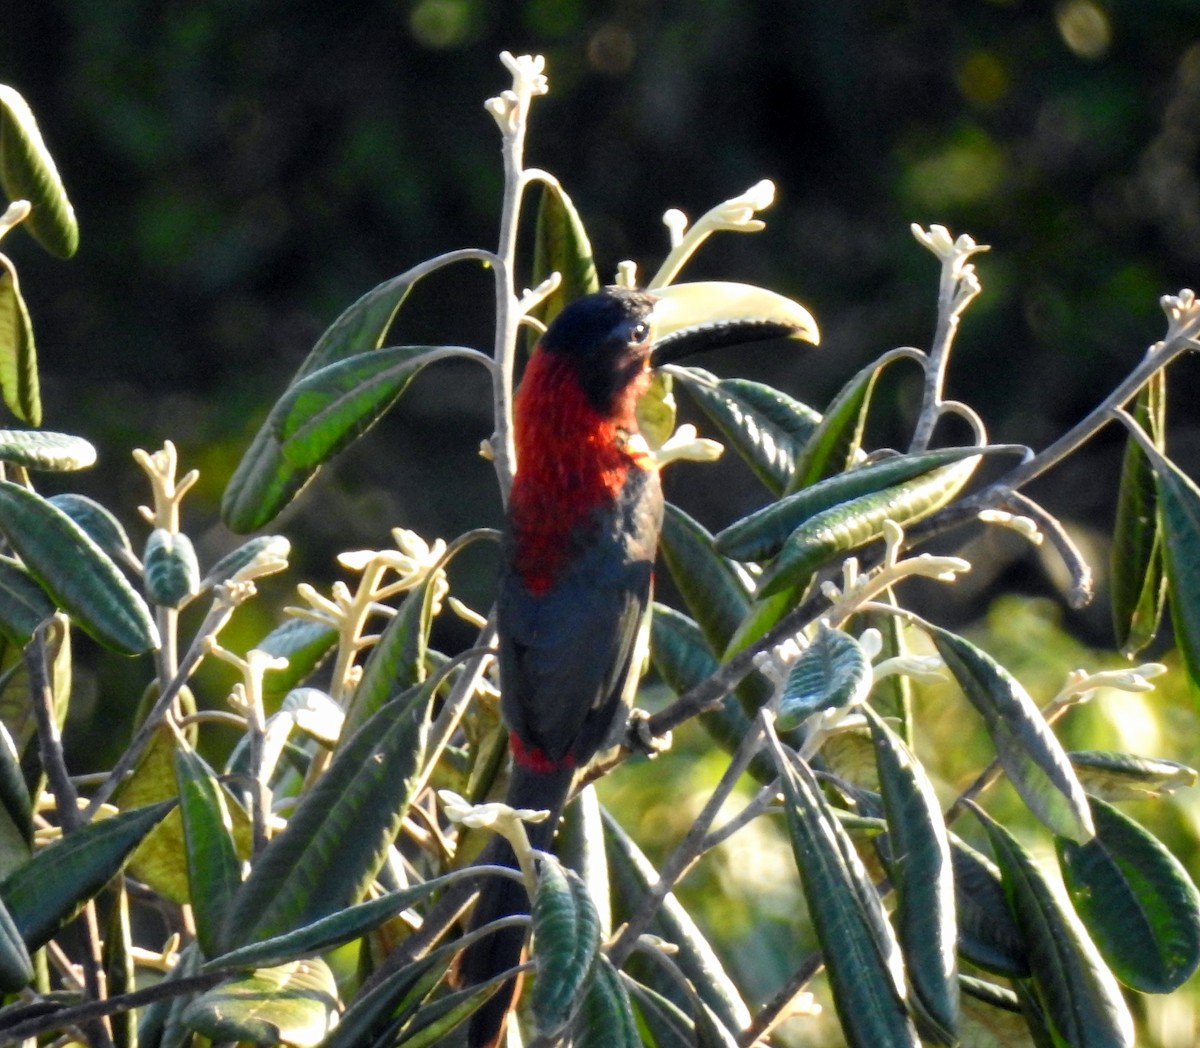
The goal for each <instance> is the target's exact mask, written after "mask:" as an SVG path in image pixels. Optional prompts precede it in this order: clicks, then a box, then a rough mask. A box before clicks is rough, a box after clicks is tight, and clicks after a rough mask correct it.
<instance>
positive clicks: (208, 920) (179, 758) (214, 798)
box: [175, 745, 242, 957]
mask: <svg viewBox="0 0 1200 1048" xmlns="http://www.w3.org/2000/svg"><path fill="white" fill-rule="evenodd" d="M175 779H176V782H177V785H178V789H179V813H180V816H181V817H182V819H183V843H184V850H185V853H186V856H187V873H188V896H189V899H190V901H191V904H192V910H193V912H194V913H195V917H196V937H197V939H199V941H200V948H201V949H202V950H203V951H204V953H205V955H206V956H209V957H211V956H213V954H215V953H216V952H217V951H218V950H219V949H220V935H221V932H222V929H223V926H224V922H225V913H226V910H227V909H228V907H229V904H230V902H231V901H232V899H233V897H234V895H235V894H236V892H237V889H238V886H239V885H240V884H241V883H242V861H241V859H240V858H239V856H238V850H237V845H236V844H235V843H234V839H233V821H232V819H231V818H230V816H229V807H228V805H227V803H226V800H225V791H224V789H223V787H222V786H221V784H220V783H219V782H217V778H216V776H215V775H214V774H213V772H212V769H210V768H209V767H208V765H207V764H205V763H204V761H203V759H202V758H201V757H200V755H199V754H197V753H196V752H195V751H194V750H192V749H190V748H189V747H187V746H184V745H180V746H179V747H178V748H177V749H176V750H175Z"/></svg>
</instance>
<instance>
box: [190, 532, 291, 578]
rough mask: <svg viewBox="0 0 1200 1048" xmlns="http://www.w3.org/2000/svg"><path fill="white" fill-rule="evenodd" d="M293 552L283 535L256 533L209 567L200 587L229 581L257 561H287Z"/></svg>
mask: <svg viewBox="0 0 1200 1048" xmlns="http://www.w3.org/2000/svg"><path fill="white" fill-rule="evenodd" d="M291 552H292V544H291V543H290V542H289V541H288V540H287V539H286V538H285V537H284V536H283V535H256V536H255V537H254V538H252V539H247V540H246V541H245V542H243V543H242V544H241V545H240V546H238V547H237V549H234V550H230V552H228V553H226V554H225V556H223V557H222V558H221V559H220V560H218V561H217V562H216V564H214V565H213V566H212V567H211V568H209V569H208V571H207V572H206V573H205V575H204V578H203V579H201V580H200V588H201V589H209V588H211V587H213V586H219V585H220V584H221V583H222V582H228V581H229V580H230V579H231V578H233V577H234V576H235V575H237V574H238V573H239V572H241V571H244V570H245V569H247V568H249V567H250V565H252V564H254V563H255V562H256V561H258V562H260V563H261V562H266V561H271V562H275V563H279V562H281V561H282V562H284V563H286V562H287V559H288V557H289V556H290V555H291ZM278 570H282V568H279V569H278Z"/></svg>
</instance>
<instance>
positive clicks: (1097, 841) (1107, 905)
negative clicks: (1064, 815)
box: [1057, 797, 1200, 993]
mask: <svg viewBox="0 0 1200 1048" xmlns="http://www.w3.org/2000/svg"><path fill="white" fill-rule="evenodd" d="M1091 805H1092V817H1093V818H1094V819H1095V822H1096V836H1095V837H1094V838H1092V840H1090V841H1088V842H1087V843H1086V844H1075V843H1074V842H1072V841H1064V840H1061V839H1060V840H1059V841H1058V842H1057V847H1058V859H1059V864H1060V866H1061V867H1062V872H1063V880H1064V882H1065V883H1066V886H1067V893H1068V894H1069V895H1070V897H1071V902H1072V903H1073V904H1074V905H1075V910H1076V912H1077V913H1078V914H1079V916H1080V917H1081V918H1082V920H1083V923H1084V924H1085V925H1086V926H1087V929H1088V931H1089V932H1091V935H1092V938H1093V939H1094V940H1095V943H1096V946H1097V947H1098V948H1099V950H1100V953H1101V955H1102V956H1103V957H1104V959H1105V960H1106V961H1107V962H1108V964H1109V966H1110V967H1111V968H1112V970H1113V973H1114V974H1115V975H1116V976H1117V978H1118V979H1120V980H1121V982H1123V983H1125V985H1126V986H1131V987H1133V989H1135V990H1141V991H1142V992H1143V993H1170V992H1171V991H1172V990H1176V989H1178V988H1179V987H1180V986H1182V985H1183V983H1184V982H1185V981H1186V980H1187V979H1189V978H1190V977H1191V975H1192V973H1193V972H1195V970H1196V968H1197V966H1200V892H1197V891H1196V886H1195V885H1194V884H1193V883H1192V879H1191V878H1190V877H1189V876H1188V872H1187V870H1186V869H1184V867H1183V865H1182V864H1181V863H1180V861H1179V860H1178V859H1177V858H1175V856H1174V855H1172V854H1171V853H1170V852H1169V851H1168V850H1167V849H1166V848H1165V847H1164V846H1163V845H1162V844H1161V843H1160V842H1159V841H1158V839H1157V838H1155V837H1154V836H1153V835H1152V834H1150V833H1148V832H1147V831H1146V830H1144V829H1143V828H1142V827H1141V826H1139V825H1138V824H1137V823H1136V822H1134V821H1133V820H1132V819H1130V818H1128V817H1127V816H1125V815H1122V814H1121V812H1119V811H1117V809H1116V808H1113V807H1111V806H1110V805H1107V804H1105V803H1104V802H1103V801H1100V800H1097V799H1096V798H1094V797H1093V798H1092V799H1091Z"/></svg>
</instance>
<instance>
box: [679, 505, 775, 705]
mask: <svg viewBox="0 0 1200 1048" xmlns="http://www.w3.org/2000/svg"><path fill="white" fill-rule="evenodd" d="M659 552H660V553H661V554H662V559H663V563H664V564H666V566H667V570H668V571H670V573H671V578H672V579H673V580H674V582H675V584H676V586H677V587H678V588H679V592H680V595H681V596H682V597H683V602H684V604H686V605H687V609H688V611H689V612H690V613H691V614H692V616H693V617H694V618H695V620H696V622H697V624H698V625H699V626H700V630H701V632H702V633H703V634H704V639H705V641H706V642H707V643H708V646H709V650H710V651H712V652H713V653H714V654H718V653H721V652H724V651H725V650H726V647H727V645H728V644H729V642H730V640H731V639H732V638H733V635H734V633H735V631H736V630H737V628H738V625H739V623H740V622H741V621H742V620H743V619H744V618H745V616H746V614H747V612H748V611H749V609H750V593H749V586H750V584H749V582H748V580H747V579H746V577H745V576H744V575H743V574H742V569H741V568H740V567H739V566H738V565H736V564H734V563H733V562H732V561H730V560H728V559H727V558H725V557H722V556H721V555H720V554H719V553H717V552H716V551H715V550H714V549H713V540H712V535H710V534H709V533H708V531H707V529H706V528H705V527H704V526H703V525H702V524H700V523H698V522H697V521H695V520H693V519H692V518H691V517H689V516H688V515H687V514H686V513H684V511H683V510H681V509H679V508H678V507H677V506H673V505H671V504H670V503H668V504H667V505H666V507H665V513H664V516H663V529H662V535H661V537H660V539H659ZM768 693H769V688H768V686H767V683H766V681H765V680H764V679H763V678H762V676H761V675H759V674H758V673H752V674H750V675H749V676H747V677H745V678H743V680H742V682H741V683H740V684H739V685H738V687H737V689H736V694H737V696H738V698H739V700H740V701H741V703H742V706H743V708H745V709H746V711H747V712H748V713H753V712H754V711H755V710H757V709H758V707H759V706H761V705H762V703H763V702H765V701H766V699H767V695H768Z"/></svg>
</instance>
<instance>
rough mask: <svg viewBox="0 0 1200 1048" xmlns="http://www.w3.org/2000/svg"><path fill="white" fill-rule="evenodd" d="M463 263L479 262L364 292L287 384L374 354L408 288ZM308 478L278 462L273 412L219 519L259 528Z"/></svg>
mask: <svg viewBox="0 0 1200 1048" xmlns="http://www.w3.org/2000/svg"><path fill="white" fill-rule="evenodd" d="M468 258H470V259H471V260H472V261H476V262H477V261H479V259H478V258H477V257H475V253H474V252H468V253H460V252H456V253H454V254H451V255H447V256H442V257H441V258H438V259H434V260H432V261H431V262H426V263H422V264H421V265H419V266H416V267H414V268H413V269H410V270H408V271H406V272H404V273H401V274H400V276H398V277H393V278H392V279H391V280H387V281H385V282H384V283H382V284H380V285H379V286H378V287H376V288H374V289H373V290H371V291H368V292H367V293H366V294H365V295H363V297H362V298H360V299H359V300H358V301H357V302H355V303H354V304H353V305H352V306H350V307H349V308H348V309H347V310H345V312H343V313H342V315H341V316H339V317H338V318H337V320H335V321H334V322H333V324H331V325H330V327H329V328H328V330H326V332H325V333H324V334H323V335H322V336H321V337H320V338H319V339H318V340H317V344H316V345H315V346H313V348H312V351H311V352H310V353H309V355H308V357H307V359H306V360H305V361H304V363H303V364H302V365H301V366H300V369H299V371H297V372H296V376H295V378H293V380H292V382H293V384H295V383H297V382H299V381H300V380H302V379H303V378H304V377H305V376H306V375H310V374H312V373H313V372H316V371H319V370H320V369H321V368H323V367H325V366H327V365H329V364H332V363H335V362H336V361H339V360H344V359H346V358H347V357H352V356H355V355H357V354H360V353H364V352H366V351H367V350H371V349H378V348H379V347H380V346H382V345H383V339H384V336H385V335H386V334H387V331H388V328H389V327H391V325H392V320H393V319H394V318H395V315H396V311H397V310H398V309H399V308H400V305H401V304H402V303H403V302H404V299H405V298H406V297H407V296H408V293H409V291H411V290H412V288H413V285H414V284H416V282H417V281H418V280H420V279H421V278H422V277H423V276H427V275H428V274H429V273H431V272H433V271H434V270H437V269H440V268H442V267H443V266H446V265H449V264H450V263H452V262H456V261H464V260H466V259H468ZM286 395H287V394H285V396H286ZM313 473H314V471H313V470H310V469H297V468H296V467H294V466H292V465H291V464H290V463H289V462H288V461H287V460H286V459H285V458H284V456H283V452H282V449H281V448H280V446H279V441H278V440H277V439H276V437H275V412H272V413H271V415H270V416H268V418H267V420H266V422H264V424H263V426H262V428H261V429H259V431H258V433H257V434H256V435H255V437H254V439H253V441H251V443H250V447H249V448H247V449H246V453H245V454H244V455H243V456H242V460H241V462H239V463H238V465H237V468H236V469H235V470H234V472H233V476H232V477H231V478H230V480H229V484H228V486H227V487H226V489H225V495H224V497H223V499H222V501H221V515H222V518H223V519H224V521H225V523H226V524H227V525H229V527H230V528H231V529H232V530H234V531H237V532H247V531H254V530H255V529H257V528H261V527H263V526H264V525H265V524H267V523H268V522H269V521H270V520H271V519H272V518H273V517H274V516H275V515H276V514H277V513H278V512H279V511H280V510H281V509H283V507H284V506H286V505H287V504H288V503H289V502H290V501H291V500H292V499H293V498H294V497H295V496H296V495H297V494H298V493H299V492H300V489H301V488H303V487H304V485H305V484H307V483H308V482H309V481H310V480H311V479H312V477H313Z"/></svg>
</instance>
